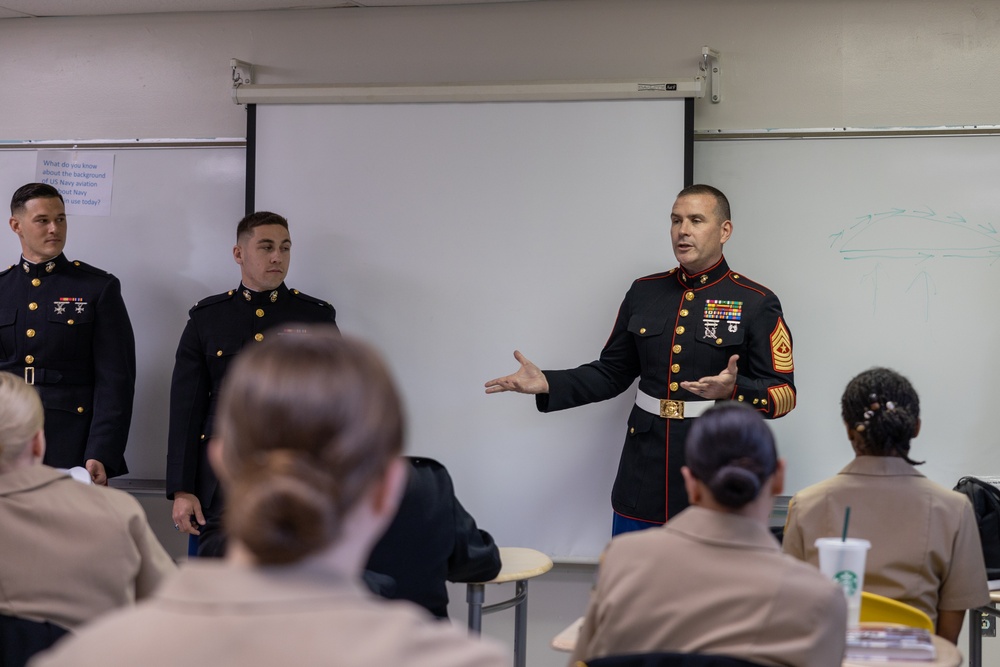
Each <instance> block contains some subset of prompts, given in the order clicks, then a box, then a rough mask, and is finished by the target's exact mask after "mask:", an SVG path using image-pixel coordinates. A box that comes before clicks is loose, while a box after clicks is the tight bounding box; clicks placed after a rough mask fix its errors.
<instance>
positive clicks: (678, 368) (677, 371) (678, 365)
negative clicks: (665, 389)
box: [670, 364, 681, 373]
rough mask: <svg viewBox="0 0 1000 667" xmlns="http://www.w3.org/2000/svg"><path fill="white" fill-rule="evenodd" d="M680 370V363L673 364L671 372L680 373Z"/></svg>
mask: <svg viewBox="0 0 1000 667" xmlns="http://www.w3.org/2000/svg"><path fill="white" fill-rule="evenodd" d="M680 370H681V365H680V364H674V365H673V366H671V367H670V372H672V373H679V372H680Z"/></svg>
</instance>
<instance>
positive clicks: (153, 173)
mask: <svg viewBox="0 0 1000 667" xmlns="http://www.w3.org/2000/svg"><path fill="white" fill-rule="evenodd" d="M81 150H87V149H86V148H82V149H81ZM113 152H114V155H115V163H114V186H113V191H112V205H111V215H109V216H100V217H91V216H74V215H70V216H69V225H68V231H67V237H66V238H67V241H66V249H65V253H66V256H67V257H68V258H70V259H79V260H82V261H85V262H87V263H89V264H93V265H94V266H97V267H100V268H102V269H104V270H105V271H109V272H110V273H113V274H114V275H115V276H117V277H118V278H119V279H120V280H121V283H122V296H123V298H124V300H125V305H126V307H127V308H128V312H129V317H130V318H131V320H132V328H133V329H134V331H135V340H136V365H137V367H136V390H135V404H134V412H133V415H132V428H131V431H130V433H129V442H128V447H127V448H126V450H125V460H126V462H127V463H128V467H129V475H128V477H129V478H134V479H147V480H162V479H163V478H164V476H165V471H166V462H167V420H168V406H169V396H170V375H171V372H172V371H173V367H174V352H175V351H176V349H177V341H178V340H179V339H180V335H181V331H182V330H183V329H184V323H185V322H186V321H187V311H188V310H189V309H190V308H191V306H192V305H194V303H195V302H196V301H198V300H199V299H202V298H204V297H205V296H208V295H209V294H216V293H218V292H222V291H224V290H226V289H232V288H233V287H235V286H236V285H238V284H239V279H240V273H239V267H238V266H237V265H236V264H235V263H234V262H233V259H232V247H233V244H234V243H235V240H236V223H237V222H239V220H240V218H242V217H243V208H244V191H245V187H244V186H245V173H246V149H245V148H241V147H219V146H211V145H207V146H204V147H200V146H199V147H189V148H149V147H145V148H128V149H115V150H114V151H113ZM38 153H39V151H35V150H23V149H19V150H12V149H8V150H0V193H2V196H3V197H5V199H4V204H3V206H4V207H5V210H6V211H7V212H8V214H9V210H10V209H9V207H8V205H9V203H10V197H11V195H13V194H14V191H15V190H16V189H17V188H19V187H20V186H22V185H24V184H25V183H30V182H33V181H34V180H35V164H36V159H37V155H38ZM20 253H21V246H20V243H19V242H18V239H17V236H15V235H14V233H13V232H11V231H10V230H9V228H8V229H6V230H5V231H4V232H3V233H0V261H2V262H3V267H6V266H7V265H8V264H12V263H14V262H17V261H18V259H19V257H20Z"/></svg>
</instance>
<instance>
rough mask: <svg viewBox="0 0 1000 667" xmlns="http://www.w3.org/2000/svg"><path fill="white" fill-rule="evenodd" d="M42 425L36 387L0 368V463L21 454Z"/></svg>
mask: <svg viewBox="0 0 1000 667" xmlns="http://www.w3.org/2000/svg"><path fill="white" fill-rule="evenodd" d="M44 425H45V413H44V411H43V410H42V401H41V399H40V398H39V397H38V392H37V391H35V388H34V387H32V386H30V385H28V384H27V383H26V382H25V381H24V378H21V377H18V376H17V375H14V374H13V373H8V372H6V371H0V463H3V464H6V463H8V462H10V461H12V460H14V459H16V458H17V457H18V456H20V455H21V452H22V451H24V447H25V446H26V445H27V444H28V443H29V442H30V441H31V438H32V436H34V435H35V434H36V433H38V432H39V431H41V430H42V428H43V426H44Z"/></svg>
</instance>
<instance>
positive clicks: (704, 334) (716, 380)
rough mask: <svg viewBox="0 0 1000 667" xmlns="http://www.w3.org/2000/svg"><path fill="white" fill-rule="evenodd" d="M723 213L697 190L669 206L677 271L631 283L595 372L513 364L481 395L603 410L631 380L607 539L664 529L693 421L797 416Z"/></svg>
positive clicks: (764, 306) (589, 367)
mask: <svg viewBox="0 0 1000 667" xmlns="http://www.w3.org/2000/svg"><path fill="white" fill-rule="evenodd" d="M729 217H730V212H729V202H728V200H727V199H726V197H725V195H724V194H722V192H720V191H718V190H717V189H715V188H713V187H711V186H707V185H693V186H689V187H687V188H685V189H684V190H682V191H681V192H680V194H678V196H677V200H676V202H675V203H674V206H673V209H672V211H671V215H670V218H671V229H670V237H671V242H672V244H673V249H674V255H675V257H676V258H677V261H678V262H679V263H680V266H679V267H677V268H674V269H671V270H670V271H667V272H665V273H659V274H655V275H652V276H647V277H645V278H640V279H639V280H636V281H635V282H634V283H633V284H632V287H631V289H629V291H628V293H627V294H626V295H625V299H624V301H623V302H622V305H621V308H620V309H619V311H618V317H617V319H616V321H615V325H614V328H613V329H612V332H611V336H610V337H609V339H608V342H607V343H606V344H605V346H604V349H603V350H602V351H601V356H600V358H599V359H597V360H596V361H593V362H591V363H589V364H585V365H583V366H580V367H578V368H575V369H572V370H562V371H541V370H540V369H539V368H538V367H537V366H535V365H534V364H533V363H531V362H530V361H528V359H527V358H526V357H525V356H524V355H522V354H521V353H520V352H515V353H514V356H515V358H517V360H518V362H519V363H520V364H521V367H520V369H519V370H518V371H517V372H516V373H514V374H512V375H508V376H505V377H502V378H497V379H495V380H491V381H489V382H487V383H486V391H487V393H495V392H501V391H516V392H520V393H527V394H535V400H536V405H537V407H538V409H539V410H540V411H542V412H552V411H555V410H563V409H565V408H572V407H576V406H579V405H586V404H587V403H594V402H596V401H603V400H606V399H609V398H613V397H614V396H617V395H619V394H621V393H622V392H624V391H625V390H627V389H628V388H629V387H630V386H631V385H632V382H633V381H634V380H635V378H636V377H638V378H639V387H638V392H637V394H636V401H635V405H634V406H633V407H632V412H631V414H630V415H629V419H628V426H627V430H626V435H625V444H624V447H623V449H622V455H621V460H620V463H619V467H618V475H617V477H616V478H615V485H614V489H613V490H612V497H611V498H612V507H613V508H614V510H615V526H614V528H613V531H614V533H615V534H617V533H620V532H625V531H627V530H635V529H640V528H643V527H648V526H652V525H657V524H662V523H664V522H665V521H666V520H667V519H669V518H670V517H672V516H674V515H675V514H677V513H678V512H680V511H681V510H682V509H684V508H685V507H687V506H688V499H687V493H686V492H685V489H684V481H683V478H682V477H681V472H680V470H681V467H682V466H683V465H684V441H685V438H686V436H687V432H688V429H689V427H690V424H691V419H692V418H696V417H697V416H698V415H700V414H701V413H703V412H704V411H705V410H707V409H708V408H709V407H711V406H712V405H714V403H715V401H716V400H735V401H742V402H746V403H749V404H750V405H752V406H753V407H754V408H756V409H757V410H759V411H760V412H761V413H762V414H763V415H764V416H765V417H767V418H776V417H781V416H783V415H785V414H787V413H788V412H789V411H791V410H792V408H794V407H795V385H794V381H793V370H794V365H793V362H792V337H791V333H790V332H789V330H788V327H787V326H786V324H785V321H784V316H783V315H782V311H781V304H780V302H779V301H778V297H776V296H775V295H774V293H773V292H771V291H770V290H768V289H767V288H766V287H764V286H762V285H759V284H757V283H755V282H753V281H751V280H748V279H747V278H746V277H745V276H742V275H741V274H738V273H734V272H733V271H731V270H730V268H729V265H728V264H727V263H726V260H725V258H724V257H723V254H722V248H723V244H725V242H726V241H727V240H729V237H730V235H731V234H732V223H731V221H730V220H729Z"/></svg>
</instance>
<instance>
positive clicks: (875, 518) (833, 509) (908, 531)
mask: <svg viewBox="0 0 1000 667" xmlns="http://www.w3.org/2000/svg"><path fill="white" fill-rule="evenodd" d="M841 415H842V416H843V419H844V424H845V426H846V427H847V436H848V438H849V439H850V441H851V445H852V446H853V448H854V453H855V458H854V460H853V461H851V462H850V463H849V464H847V466H846V467H845V468H844V469H843V470H841V471H840V473H839V474H837V476H836V477H832V478H830V479H828V480H825V481H823V482H820V483H819V484H815V485H813V486H810V487H808V488H806V489H803V490H802V491H800V492H799V493H797V494H795V496H794V497H793V498H792V501H791V504H790V505H789V508H788V518H787V520H786V525H785V536H784V542H783V548H784V551H785V553H787V554H791V555H792V556H795V557H796V558H798V559H800V560H804V561H807V562H809V563H813V564H814V565H818V563H819V552H818V551H817V549H816V546H815V542H816V538H818V537H830V536H836V535H840V534H841V532H842V530H843V523H844V513H845V511H846V509H847V507H848V506H850V507H851V520H850V524H849V530H848V535H849V536H850V537H859V538H863V539H866V540H868V541H870V542H871V543H872V547H871V549H870V550H869V551H868V557H867V560H866V561H865V585H864V588H865V590H866V591H869V592H871V593H877V594H879V595H884V596H886V597H889V598H892V599H894V600H899V601H900V602H905V603H906V604H909V605H912V606H914V607H916V608H917V609H920V610H921V611H923V612H925V613H926V614H927V615H928V616H930V617H931V620H932V621H934V623H935V628H936V632H937V634H939V635H941V636H942V637H944V638H945V639H948V640H949V641H951V642H952V643H955V642H956V641H958V635H959V632H961V630H962V623H963V621H964V619H965V610H966V609H973V608H975V607H980V606H983V605H986V604H988V603H989V599H990V598H989V591H988V588H987V584H986V568H985V565H984V564H983V552H982V546H981V544H980V541H979V529H978V528H977V526H976V518H975V515H974V514H973V511H972V505H971V504H970V503H969V501H968V499H966V497H965V496H963V495H962V494H960V493H956V492H954V491H952V490H950V489H946V488H944V487H942V486H939V485H937V484H935V483H934V482H932V481H930V480H929V479H927V478H926V477H924V476H923V475H921V474H920V473H919V472H918V471H917V470H916V468H914V467H913V466H914V464H915V462H914V461H913V460H911V459H910V456H909V452H910V439H911V438H914V437H916V436H917V434H918V433H919V432H920V399H919V397H918V396H917V392H916V391H915V390H914V388H913V385H911V384H910V382H909V381H908V380H907V379H906V378H905V377H903V376H901V375H900V374H898V373H896V372H895V371H892V370H889V369H887V368H873V369H871V370H868V371H865V372H864V373H861V374H859V375H858V376H857V377H855V378H854V379H853V380H851V382H850V383H849V384H848V385H847V389H846V390H845V391H844V395H843V397H842V398H841Z"/></svg>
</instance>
